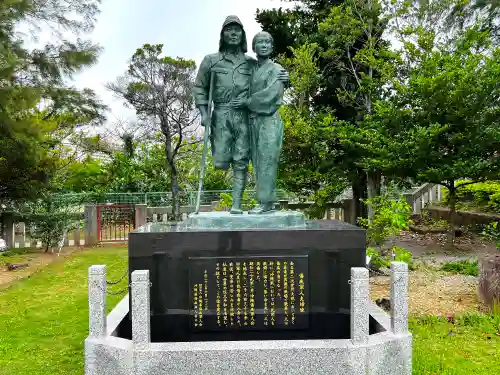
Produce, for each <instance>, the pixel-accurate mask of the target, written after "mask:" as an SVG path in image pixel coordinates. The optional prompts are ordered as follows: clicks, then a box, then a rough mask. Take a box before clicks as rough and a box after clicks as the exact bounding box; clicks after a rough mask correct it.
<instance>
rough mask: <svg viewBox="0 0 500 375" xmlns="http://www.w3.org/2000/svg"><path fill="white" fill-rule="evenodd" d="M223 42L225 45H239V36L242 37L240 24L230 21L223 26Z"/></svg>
mask: <svg viewBox="0 0 500 375" xmlns="http://www.w3.org/2000/svg"><path fill="white" fill-rule="evenodd" d="M222 33H223V37H224V43H225V44H226V45H227V46H231V47H236V46H239V45H241V38H242V37H243V29H242V28H241V26H240V25H238V24H236V23H232V24H229V25H227V26H226V27H224V30H223V31H222Z"/></svg>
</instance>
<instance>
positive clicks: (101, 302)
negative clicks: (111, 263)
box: [89, 265, 107, 338]
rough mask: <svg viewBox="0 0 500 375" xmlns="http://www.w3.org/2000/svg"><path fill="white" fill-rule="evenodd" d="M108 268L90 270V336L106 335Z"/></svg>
mask: <svg viewBox="0 0 500 375" xmlns="http://www.w3.org/2000/svg"><path fill="white" fill-rule="evenodd" d="M106 319H107V318H106V266H103V265H98V266H91V267H90V268H89V336H90V337H92V338H100V337H104V336H105V335H106Z"/></svg>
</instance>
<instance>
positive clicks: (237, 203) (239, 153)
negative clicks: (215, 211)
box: [231, 110, 250, 214]
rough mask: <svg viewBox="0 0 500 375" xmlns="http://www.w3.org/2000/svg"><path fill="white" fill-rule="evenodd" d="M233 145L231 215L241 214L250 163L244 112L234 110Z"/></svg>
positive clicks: (248, 137)
mask: <svg viewBox="0 0 500 375" xmlns="http://www.w3.org/2000/svg"><path fill="white" fill-rule="evenodd" d="M231 117H232V120H233V121H232V130H233V132H232V135H233V139H234V143H233V153H232V159H233V205H232V207H231V213H232V214H242V213H243V210H242V207H241V203H242V199H243V192H244V191H245V187H246V184H247V173H248V164H249V161H250V132H249V129H248V115H247V113H246V111H240V110H234V111H233V113H232V116H231Z"/></svg>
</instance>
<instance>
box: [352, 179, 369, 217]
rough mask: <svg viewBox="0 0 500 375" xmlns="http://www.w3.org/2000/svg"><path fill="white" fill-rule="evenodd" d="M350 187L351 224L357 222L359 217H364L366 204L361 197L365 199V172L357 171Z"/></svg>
mask: <svg viewBox="0 0 500 375" xmlns="http://www.w3.org/2000/svg"><path fill="white" fill-rule="evenodd" d="M351 187H352V205H351V224H357V220H358V218H359V217H366V215H367V211H366V206H365V205H364V204H363V201H362V200H363V199H366V174H365V173H364V172H362V173H359V174H358V175H357V176H356V177H355V178H354V180H353V181H352V183H351Z"/></svg>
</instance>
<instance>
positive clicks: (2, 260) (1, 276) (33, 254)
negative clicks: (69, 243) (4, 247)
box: [0, 247, 82, 289]
mask: <svg viewBox="0 0 500 375" xmlns="http://www.w3.org/2000/svg"><path fill="white" fill-rule="evenodd" d="M76 251H82V248H78V247H65V248H63V249H62V250H61V253H60V255H58V254H57V253H55V252H54V253H51V252H50V250H49V252H48V253H45V252H44V251H43V250H42V249H30V251H29V252H27V253H22V254H14V255H8V256H4V255H3V254H2V253H0V289H1V288H2V287H6V286H8V285H9V284H11V283H12V282H14V281H16V280H20V279H23V278H25V277H28V276H30V275H32V274H33V273H35V272H37V271H39V270H40V269H42V268H43V267H45V266H47V265H48V264H50V263H52V262H55V261H62V260H63V259H64V258H65V257H68V256H70V255H71V254H73V253H74V252H76ZM9 264H15V265H27V266H26V267H22V268H18V269H15V270H12V271H10V270H8V268H7V267H8V265H9Z"/></svg>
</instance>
